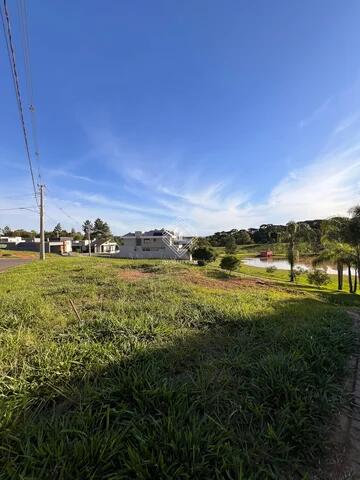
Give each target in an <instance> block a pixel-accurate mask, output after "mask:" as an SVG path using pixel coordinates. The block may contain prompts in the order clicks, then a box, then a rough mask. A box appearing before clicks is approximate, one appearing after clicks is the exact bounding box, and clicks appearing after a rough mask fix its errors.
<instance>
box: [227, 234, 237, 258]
mask: <svg viewBox="0 0 360 480" xmlns="http://www.w3.org/2000/svg"><path fill="white" fill-rule="evenodd" d="M236 250H237V247H236V242H235V238H234V237H233V236H230V237H229V238H228V239H227V240H226V243H225V252H226V253H229V254H231V253H235V252H236Z"/></svg>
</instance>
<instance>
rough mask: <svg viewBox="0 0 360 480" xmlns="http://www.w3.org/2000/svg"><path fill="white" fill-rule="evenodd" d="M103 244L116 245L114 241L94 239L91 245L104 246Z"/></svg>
mask: <svg viewBox="0 0 360 480" xmlns="http://www.w3.org/2000/svg"><path fill="white" fill-rule="evenodd" d="M104 243H114V244H116V245H117V242H115V241H114V240H111V239H105V238H96V239H95V240H93V242H92V244H93V245H96V246H97V245H104Z"/></svg>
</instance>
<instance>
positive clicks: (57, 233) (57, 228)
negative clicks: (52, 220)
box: [53, 223, 62, 238]
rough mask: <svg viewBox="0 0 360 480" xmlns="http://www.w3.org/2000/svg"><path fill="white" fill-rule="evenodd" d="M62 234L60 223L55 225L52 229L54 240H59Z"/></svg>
mask: <svg viewBox="0 0 360 480" xmlns="http://www.w3.org/2000/svg"><path fill="white" fill-rule="evenodd" d="M61 232H62V227H61V225H60V223H57V224H56V225H55V227H54V230H53V234H54V236H55V237H56V238H60V236H61Z"/></svg>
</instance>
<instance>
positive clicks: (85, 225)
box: [82, 220, 94, 236]
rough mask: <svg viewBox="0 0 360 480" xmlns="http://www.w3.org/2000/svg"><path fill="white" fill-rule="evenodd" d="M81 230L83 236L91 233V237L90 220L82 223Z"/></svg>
mask: <svg viewBox="0 0 360 480" xmlns="http://www.w3.org/2000/svg"><path fill="white" fill-rule="evenodd" d="M82 229H83V232H84V234H85V235H86V236H87V235H88V232H89V231H90V233H91V236H92V232H93V230H94V226H93V224H92V222H91V221H90V220H85V222H84V223H83V225H82Z"/></svg>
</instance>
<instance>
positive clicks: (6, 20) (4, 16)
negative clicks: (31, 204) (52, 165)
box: [0, 0, 39, 207]
mask: <svg viewBox="0 0 360 480" xmlns="http://www.w3.org/2000/svg"><path fill="white" fill-rule="evenodd" d="M3 6H4V13H3V11H2V9H1V8H0V11H1V20H2V24H3V30H4V36H5V44H6V49H7V52H8V57H9V63H10V70H11V74H12V79H13V85H14V90H15V96H16V101H17V106H18V110H19V116H20V124H21V129H22V133H23V137H24V142H25V150H26V156H27V160H28V164H29V170H30V176H31V181H32V185H33V189H34V194H35V198H36V203H37V205H38V207H39V202H38V199H37V196H36V195H37V191H36V186H35V178H34V169H33V165H32V160H31V155H30V148H29V142H28V135H27V131H26V125H25V118H24V110H23V106H22V99H21V93H20V85H19V76H18V72H17V67H16V60H15V48H14V44H13V41H12V34H11V24H10V17H9V11H8V9H7V3H6V0H3Z"/></svg>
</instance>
